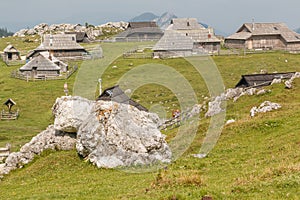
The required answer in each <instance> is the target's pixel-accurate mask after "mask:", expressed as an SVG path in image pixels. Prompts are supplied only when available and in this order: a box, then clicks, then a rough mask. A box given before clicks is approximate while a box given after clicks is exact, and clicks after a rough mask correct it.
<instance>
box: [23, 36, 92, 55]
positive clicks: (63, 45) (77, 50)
mask: <svg viewBox="0 0 300 200" xmlns="http://www.w3.org/2000/svg"><path fill="white" fill-rule="evenodd" d="M45 51H48V52H50V53H51V54H52V55H53V56H54V57H57V58H59V59H60V60H70V59H83V58H84V57H85V56H86V55H87V51H86V50H85V49H84V48H83V47H82V46H80V45H79V44H78V43H77V42H76V35H75V34H56V35H52V34H46V35H44V38H43V41H42V44H41V45H40V46H38V47H37V48H36V49H35V50H33V51H32V52H30V53H29V54H28V55H27V58H30V57H34V56H37V55H38V54H39V53H40V52H45Z"/></svg>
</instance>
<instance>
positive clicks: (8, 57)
mask: <svg viewBox="0 0 300 200" xmlns="http://www.w3.org/2000/svg"><path fill="white" fill-rule="evenodd" d="M2 58H3V61H4V62H9V61H17V60H21V56H20V52H19V51H18V50H17V49H16V48H15V47H14V46H13V45H11V44H10V45H8V46H7V47H6V48H5V49H4V50H3V55H2Z"/></svg>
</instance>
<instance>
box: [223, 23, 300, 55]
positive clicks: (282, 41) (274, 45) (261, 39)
mask: <svg viewBox="0 0 300 200" xmlns="http://www.w3.org/2000/svg"><path fill="white" fill-rule="evenodd" d="M225 46H226V47H227V48H237V49H250V50H252V49H253V50H257V49H274V50H286V51H300V34H298V33H296V32H294V31H292V30H290V29H289V28H288V27H287V26H286V25H285V24H284V23H245V24H243V25H242V26H241V27H240V28H239V29H238V30H237V32H236V33H234V34H232V35H230V36H228V37H227V38H225Z"/></svg>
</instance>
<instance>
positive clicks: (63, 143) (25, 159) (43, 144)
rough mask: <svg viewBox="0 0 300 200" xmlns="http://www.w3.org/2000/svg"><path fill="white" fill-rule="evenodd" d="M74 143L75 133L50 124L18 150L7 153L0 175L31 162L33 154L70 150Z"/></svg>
mask: <svg viewBox="0 0 300 200" xmlns="http://www.w3.org/2000/svg"><path fill="white" fill-rule="evenodd" d="M75 143H76V135H74V134H68V133H63V132H60V131H57V130H55V129H54V126H53V125H51V126H49V127H48V128H47V129H46V130H45V131H43V132H41V133H40V134H38V135H37V136H35V137H33V138H32V139H31V141H30V142H28V143H26V144H25V145H24V146H22V147H21V149H20V151H19V152H14V153H11V154H9V156H8V157H7V158H6V160H5V163H4V165H2V167H0V176H1V175H3V174H8V173H9V172H10V171H11V170H15V169H17V168H21V167H23V166H24V165H26V164H28V163H29V162H31V161H32V160H33V158H34V156H35V155H40V154H41V153H42V152H43V151H45V150H47V149H51V150H71V149H74V148H75Z"/></svg>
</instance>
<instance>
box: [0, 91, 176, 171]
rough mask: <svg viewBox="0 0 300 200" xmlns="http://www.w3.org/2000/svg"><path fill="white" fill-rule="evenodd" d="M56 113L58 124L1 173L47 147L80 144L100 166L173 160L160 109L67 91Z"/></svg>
mask: <svg viewBox="0 0 300 200" xmlns="http://www.w3.org/2000/svg"><path fill="white" fill-rule="evenodd" d="M53 114H54V116H55V120H54V125H51V126H49V127H48V128H47V129H46V130H45V131H43V132H41V133H40V134H38V135H37V136H35V137H33V138H32V140H31V141H30V142H29V143H27V144H25V145H24V146H23V147H21V149H20V151H19V152H15V153H11V154H10V155H9V156H8V158H7V159H6V161H5V163H4V164H2V165H1V166H0V175H3V174H8V173H9V172H10V171H11V170H14V169H17V168H21V167H23V166H24V165H25V164H28V163H29V162H31V161H32V160H33V159H34V157H35V155H40V154H41V153H42V152H43V151H45V150H47V149H51V150H71V149H74V148H75V146H76V149H77V151H78V153H79V154H80V155H81V156H82V157H84V158H85V159H86V160H89V161H90V162H91V163H93V164H95V165H96V166H97V167H99V168H100V167H104V168H115V167H127V166H134V165H152V164H155V163H169V162H170V161H171V157H172V153H171V151H170V149H169V147H168V144H167V143H166V141H165V136H164V135H163V134H161V133H160V131H159V129H158V125H159V117H158V115H156V114H154V113H149V112H144V111H140V110H138V109H137V108H135V107H133V106H131V105H127V104H119V103H115V102H111V101H97V102H95V101H90V100H87V99H85V98H82V97H70V96H67V97H61V98H58V99H57V100H56V102H55V104H54V106H53ZM75 144H76V145H75Z"/></svg>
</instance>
